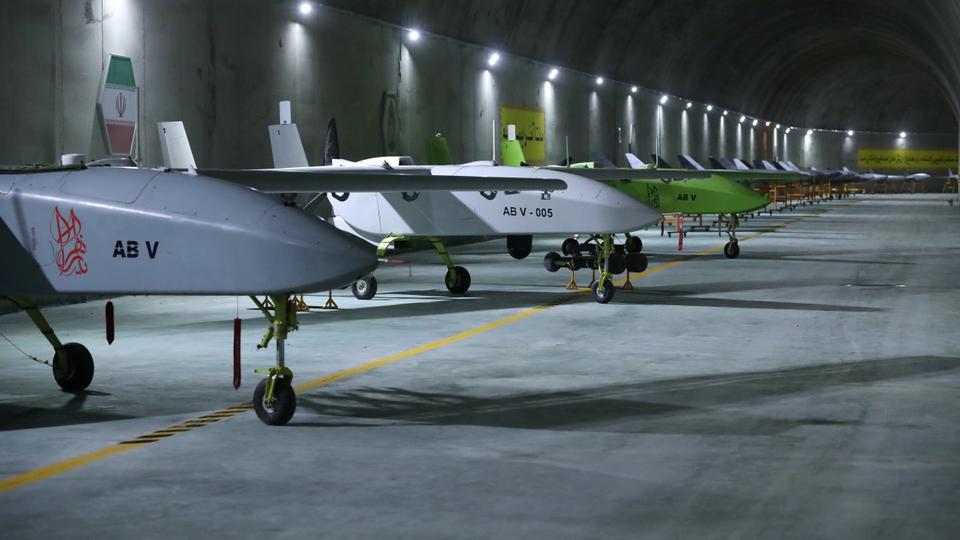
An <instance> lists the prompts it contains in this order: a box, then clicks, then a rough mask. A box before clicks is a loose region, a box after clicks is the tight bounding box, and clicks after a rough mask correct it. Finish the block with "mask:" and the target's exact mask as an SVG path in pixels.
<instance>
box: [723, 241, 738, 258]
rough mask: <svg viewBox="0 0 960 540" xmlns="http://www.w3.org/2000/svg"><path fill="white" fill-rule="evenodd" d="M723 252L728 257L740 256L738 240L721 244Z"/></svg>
mask: <svg viewBox="0 0 960 540" xmlns="http://www.w3.org/2000/svg"><path fill="white" fill-rule="evenodd" d="M723 254H724V255H726V256H727V258H728V259H736V258H737V257H739V256H740V242H736V241H734V242H727V243H726V244H724V246H723Z"/></svg>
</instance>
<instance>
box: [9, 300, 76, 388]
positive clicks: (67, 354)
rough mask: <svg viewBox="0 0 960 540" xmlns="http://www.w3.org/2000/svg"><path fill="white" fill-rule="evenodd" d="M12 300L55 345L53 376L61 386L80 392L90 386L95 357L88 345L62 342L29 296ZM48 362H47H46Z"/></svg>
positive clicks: (53, 345) (52, 363) (51, 343)
mask: <svg viewBox="0 0 960 540" xmlns="http://www.w3.org/2000/svg"><path fill="white" fill-rule="evenodd" d="M8 298H9V299H10V301H11V302H13V303H14V304H16V305H17V306H19V307H20V309H22V310H23V311H25V312H26V313H27V315H28V316H29V317H30V320H32V321H33V324H35V325H36V327H37V329H38V330H40V333H41V334H43V337H45V338H47V341H48V342H49V343H50V345H51V346H52V347H53V351H54V352H53V362H51V363H50V365H51V366H52V367H53V378H54V380H55V381H57V384H58V385H60V388H62V389H64V390H66V391H67V392H79V391H81V390H84V389H85V388H86V387H88V386H90V382H91V381H93V357H92V356H91V355H90V351H88V350H87V348H86V347H84V346H83V345H81V344H79V343H61V342H60V338H58V337H57V334H56V333H55V332H54V331H53V328H51V327H50V323H48V322H47V319H46V318H45V317H44V316H43V313H40V308H38V307H37V305H36V303H35V302H33V301H32V300H30V299H29V298H27V297H23V296H10V297H8ZM44 363H46V362H44Z"/></svg>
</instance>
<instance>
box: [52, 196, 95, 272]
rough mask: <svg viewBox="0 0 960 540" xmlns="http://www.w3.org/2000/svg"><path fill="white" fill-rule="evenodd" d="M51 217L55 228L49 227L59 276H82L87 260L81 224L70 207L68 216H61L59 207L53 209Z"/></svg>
mask: <svg viewBox="0 0 960 540" xmlns="http://www.w3.org/2000/svg"><path fill="white" fill-rule="evenodd" d="M53 219H54V221H55V222H56V226H57V229H56V231H54V230H53V227H52V226H51V227H50V234H51V235H53V241H54V242H56V243H57V268H59V269H60V275H61V276H71V275H73V276H82V275H83V274H86V273H87V261H85V260H84V258H83V254H84V253H86V252H87V244H85V243H84V242H83V225H82V224H81V223H80V219H78V218H77V214H76V213H75V212H74V211H73V209H72V208H71V209H70V214H69V215H68V217H63V214H61V213H60V207H59V206H58V207H56V208H55V209H54V214H53Z"/></svg>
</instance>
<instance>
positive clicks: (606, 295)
mask: <svg viewBox="0 0 960 540" xmlns="http://www.w3.org/2000/svg"><path fill="white" fill-rule="evenodd" d="M599 288H600V287H599V283H594V284H593V286H591V287H590V289H591V290H592V291H593V299H594V300H596V301H597V303H598V304H607V303H609V302H610V301H611V300H613V293H614V292H616V289H614V288H613V282H612V281H610V280H609V279H608V280H607V282H606V283H604V285H603V294H600V293H598V292H597V289H599Z"/></svg>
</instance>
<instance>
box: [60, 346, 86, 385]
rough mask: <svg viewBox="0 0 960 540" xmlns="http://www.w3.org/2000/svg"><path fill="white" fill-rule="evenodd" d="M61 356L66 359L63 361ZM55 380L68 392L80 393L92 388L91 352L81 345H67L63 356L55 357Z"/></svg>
mask: <svg viewBox="0 0 960 540" xmlns="http://www.w3.org/2000/svg"><path fill="white" fill-rule="evenodd" d="M61 356H63V357H65V358H64V359H63V360H61ZM53 378H54V380H56V381H57V384H59V385H60V388H63V389H64V390H66V391H68V392H79V391H80V390H83V389H84V388H86V387H88V386H90V381H92V380H93V357H92V356H90V351H88V350H87V348H86V347H84V346H83V345H81V344H79V343H67V344H66V345H64V346H63V354H62V355H61V354H54V356H53Z"/></svg>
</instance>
